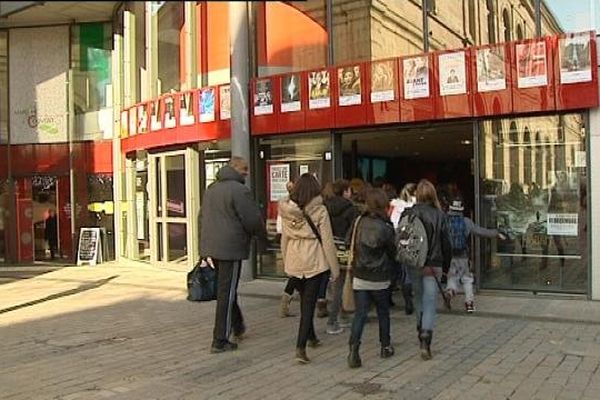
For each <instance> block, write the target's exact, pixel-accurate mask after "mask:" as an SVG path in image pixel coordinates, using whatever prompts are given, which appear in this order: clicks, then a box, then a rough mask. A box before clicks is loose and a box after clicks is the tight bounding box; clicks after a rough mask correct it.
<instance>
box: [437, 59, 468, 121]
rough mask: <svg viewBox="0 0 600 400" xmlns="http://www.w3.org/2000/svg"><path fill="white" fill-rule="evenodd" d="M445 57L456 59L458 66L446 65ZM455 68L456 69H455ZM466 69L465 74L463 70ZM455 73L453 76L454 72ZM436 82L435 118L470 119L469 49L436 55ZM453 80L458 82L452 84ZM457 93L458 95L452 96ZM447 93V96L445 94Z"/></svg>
mask: <svg viewBox="0 0 600 400" xmlns="http://www.w3.org/2000/svg"><path fill="white" fill-rule="evenodd" d="M444 57H456V61H459V59H460V63H458V62H456V65H455V66H454V64H450V63H449V64H447V65H446V64H444V63H442V62H441V61H442V60H443V59H444ZM453 66H454V68H453ZM463 68H464V74H462V71H461V70H462V69H463ZM453 69H455V70H456V71H455V73H454V74H452V70H453ZM433 71H434V74H433V75H434V82H435V87H436V93H437V96H435V116H436V118H438V119H451V118H460V117H470V116H471V115H473V109H472V105H471V80H470V77H471V59H470V52H469V51H468V50H467V49H461V50H451V51H442V52H438V53H435V57H434V68H433ZM453 79H455V80H456V82H451V81H452V80H453ZM454 92H457V93H456V94H451V93H454ZM444 93H445V94H444Z"/></svg>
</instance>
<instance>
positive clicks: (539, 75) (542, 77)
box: [516, 40, 548, 88]
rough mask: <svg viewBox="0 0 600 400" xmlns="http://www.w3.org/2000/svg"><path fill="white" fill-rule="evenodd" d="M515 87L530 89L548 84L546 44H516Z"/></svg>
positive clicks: (541, 42) (541, 41) (542, 41)
mask: <svg viewBox="0 0 600 400" xmlns="http://www.w3.org/2000/svg"><path fill="white" fill-rule="evenodd" d="M516 52H517V86H518V87H519V88H530V87H537V86H546V85H547V84H548V65H547V60H546V42H545V41H544V40H538V41H535V42H529V43H519V44H517V50H516Z"/></svg>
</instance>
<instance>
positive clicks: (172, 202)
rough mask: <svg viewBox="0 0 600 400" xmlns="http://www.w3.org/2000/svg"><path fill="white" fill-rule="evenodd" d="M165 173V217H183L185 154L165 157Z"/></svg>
mask: <svg viewBox="0 0 600 400" xmlns="http://www.w3.org/2000/svg"><path fill="white" fill-rule="evenodd" d="M165 170H166V171H165V172H166V174H167V217H175V218H185V217H186V214H187V213H186V208H187V207H186V201H185V156H184V155H183V154H181V155H177V156H167V157H165Z"/></svg>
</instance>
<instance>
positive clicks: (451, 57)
mask: <svg viewBox="0 0 600 400" xmlns="http://www.w3.org/2000/svg"><path fill="white" fill-rule="evenodd" d="M438 60H439V67H438V68H439V71H438V73H439V77H440V95H441V96H450V95H453V94H465V93H467V73H466V68H465V52H464V51H457V52H455V53H446V54H440V56H439V58H438Z"/></svg>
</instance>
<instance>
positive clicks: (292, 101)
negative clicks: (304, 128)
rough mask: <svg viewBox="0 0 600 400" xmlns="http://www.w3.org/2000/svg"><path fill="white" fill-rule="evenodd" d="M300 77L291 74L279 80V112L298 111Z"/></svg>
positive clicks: (299, 107) (299, 106)
mask: <svg viewBox="0 0 600 400" xmlns="http://www.w3.org/2000/svg"><path fill="white" fill-rule="evenodd" d="M300 109H301V105H300V75H297V74H293V75H287V76H284V77H283V78H282V79H281V112H282V113H286V112H292V111H300Z"/></svg>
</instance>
